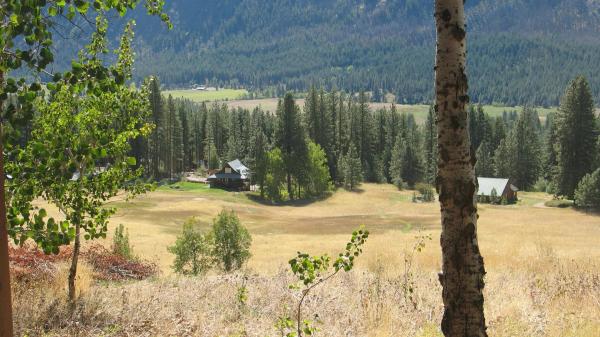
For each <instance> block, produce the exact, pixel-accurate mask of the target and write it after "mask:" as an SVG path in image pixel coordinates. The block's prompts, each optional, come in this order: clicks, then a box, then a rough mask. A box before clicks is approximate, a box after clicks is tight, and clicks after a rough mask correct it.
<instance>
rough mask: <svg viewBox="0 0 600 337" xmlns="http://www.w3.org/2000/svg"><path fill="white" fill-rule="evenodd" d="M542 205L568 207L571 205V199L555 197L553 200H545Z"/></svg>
mask: <svg viewBox="0 0 600 337" xmlns="http://www.w3.org/2000/svg"><path fill="white" fill-rule="evenodd" d="M544 205H545V206H546V207H557V208H568V207H571V206H573V202H572V201H571V200H565V199H555V200H550V201H546V202H545V203H544Z"/></svg>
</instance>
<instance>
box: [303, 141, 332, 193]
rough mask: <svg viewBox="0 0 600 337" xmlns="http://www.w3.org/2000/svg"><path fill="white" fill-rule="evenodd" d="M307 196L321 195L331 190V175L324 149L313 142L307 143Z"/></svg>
mask: <svg viewBox="0 0 600 337" xmlns="http://www.w3.org/2000/svg"><path fill="white" fill-rule="evenodd" d="M307 176H308V184H307V186H306V191H307V194H308V196H321V195H323V194H324V193H326V192H328V191H330V190H331V188H332V186H331V177H330V176H329V168H328V166H327V156H326V155H325V151H324V150H323V149H322V148H321V146H319V145H318V144H315V143H313V142H309V143H308V174H307Z"/></svg>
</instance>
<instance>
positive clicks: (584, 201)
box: [575, 168, 600, 209]
mask: <svg viewBox="0 0 600 337" xmlns="http://www.w3.org/2000/svg"><path fill="white" fill-rule="evenodd" d="M575 205H577V207H581V208H596V209H598V208H600V168H599V169H597V170H596V171H594V172H593V173H589V174H586V175H585V176H583V178H581V181H580V182H579V185H578V186H577V189H576V190H575Z"/></svg>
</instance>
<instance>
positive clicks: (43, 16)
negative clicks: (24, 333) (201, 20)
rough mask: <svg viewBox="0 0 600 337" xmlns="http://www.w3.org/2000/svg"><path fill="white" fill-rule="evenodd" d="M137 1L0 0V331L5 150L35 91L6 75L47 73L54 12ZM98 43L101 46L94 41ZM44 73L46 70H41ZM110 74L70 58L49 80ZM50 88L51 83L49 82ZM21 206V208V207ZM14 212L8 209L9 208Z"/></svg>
mask: <svg viewBox="0 0 600 337" xmlns="http://www.w3.org/2000/svg"><path fill="white" fill-rule="evenodd" d="M139 3H140V0H123V1H119V2H115V1H91V0H81V1H75V2H71V1H69V2H67V1H53V2H51V3H48V4H47V3H46V2H44V1H22V0H6V1H3V2H2V6H1V8H2V10H1V12H2V24H1V25H0V36H1V38H0V50H1V51H0V107H3V108H4V109H3V111H2V122H1V123H0V275H1V276H0V298H2V299H3V300H2V301H0V306H1V307H0V333H2V334H5V335H7V336H10V335H12V323H11V322H12V317H11V300H10V298H11V296H10V285H9V282H10V277H9V270H8V241H7V233H8V226H7V218H6V217H7V212H6V201H7V200H6V199H5V195H6V194H5V174H4V155H5V153H6V151H5V150H8V151H10V150H11V144H13V143H14V136H15V135H16V134H14V132H13V131H14V130H17V129H18V128H19V125H23V124H24V123H26V122H27V121H29V119H30V118H31V117H32V111H33V109H32V108H33V101H34V100H35V98H36V96H37V94H39V93H41V89H42V87H41V85H40V83H39V82H37V81H34V82H30V81H27V80H26V79H25V78H21V79H19V80H15V79H13V78H10V77H9V78H7V75H8V74H9V73H14V72H15V71H18V70H20V69H23V68H28V69H31V70H33V71H34V72H35V73H38V74H39V73H41V72H43V73H47V72H46V71H45V69H46V67H47V66H48V65H49V64H50V63H52V62H53V61H54V54H53V48H52V47H53V42H54V39H53V36H52V30H54V29H56V28H55V24H56V22H57V21H59V20H57V19H55V18H56V17H57V16H59V15H60V16H64V17H66V18H67V20H68V21H70V22H73V20H74V19H76V18H78V17H87V16H90V14H94V15H98V17H99V18H101V17H102V16H103V15H104V13H106V12H108V11H110V10H112V9H114V10H116V11H117V12H119V13H120V14H121V15H125V13H126V12H127V10H128V9H133V8H135V7H136V6H137V5H138V4H139ZM145 5H146V9H147V11H148V13H149V14H155V15H160V16H161V18H162V20H163V21H165V22H167V23H168V24H169V25H170V22H169V18H168V16H167V15H166V14H164V13H162V7H163V5H164V1H162V0H159V1H154V0H147V1H145ZM100 47H102V45H101V46H100ZM47 74H49V73H47ZM115 74H116V75H117V76H114V79H115V80H116V81H117V82H118V83H119V84H122V82H123V80H124V76H122V74H119V73H118V72H115V73H113V75H115ZM106 77H112V76H111V74H110V72H109V69H108V68H107V67H106V66H104V65H102V64H101V63H95V64H93V65H90V66H87V67H82V65H81V64H80V63H78V62H73V64H72V71H70V72H67V73H65V74H64V76H63V75H62V74H58V73H57V74H54V75H53V76H52V80H53V81H60V80H61V79H63V78H64V80H65V81H67V82H69V83H72V84H75V83H79V85H81V87H83V86H86V85H88V84H92V85H91V86H90V87H93V84H94V82H95V80H98V79H102V78H106ZM47 87H48V88H50V89H52V88H53V87H54V84H52V83H51V84H49V85H48V86H47ZM9 95H10V96H16V97H17V100H16V102H17V104H13V103H11V104H7V103H8V98H9ZM25 208H27V207H25ZM13 213H14V212H13Z"/></svg>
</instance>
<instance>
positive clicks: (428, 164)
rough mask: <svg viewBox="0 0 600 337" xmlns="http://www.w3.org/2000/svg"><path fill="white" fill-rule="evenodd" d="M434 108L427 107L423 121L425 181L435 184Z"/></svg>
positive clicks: (435, 141) (435, 128) (435, 132)
mask: <svg viewBox="0 0 600 337" xmlns="http://www.w3.org/2000/svg"><path fill="white" fill-rule="evenodd" d="M435 118H436V116H435V109H434V108H433V106H430V107H429V112H428V114H427V120H426V122H425V144H424V152H425V172H424V174H425V181H426V182H427V183H429V184H432V185H433V184H435V179H436V176H437V156H438V152H437V126H436V124H435V123H436V122H435Z"/></svg>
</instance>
